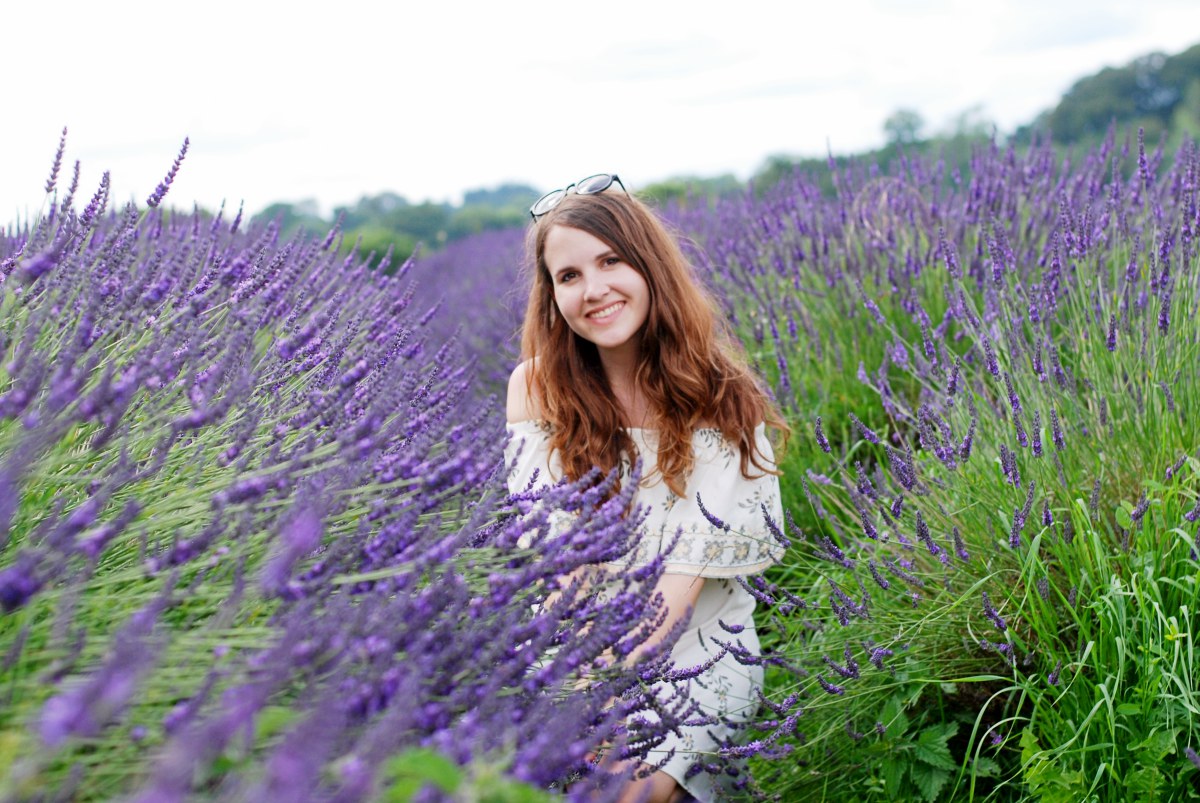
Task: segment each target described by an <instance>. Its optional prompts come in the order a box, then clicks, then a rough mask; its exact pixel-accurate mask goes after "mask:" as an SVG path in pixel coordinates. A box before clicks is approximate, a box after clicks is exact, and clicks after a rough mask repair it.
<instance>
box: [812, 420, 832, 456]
mask: <svg viewBox="0 0 1200 803" xmlns="http://www.w3.org/2000/svg"><path fill="white" fill-rule="evenodd" d="M816 433H817V445H818V446H820V447H821V451H823V452H825V453H827V454H828V453H829V452H832V451H833V449H832V448H831V447H830V445H829V440H828V439H827V438H826V437H825V431H824V430H823V429H821V416H817V426H816Z"/></svg>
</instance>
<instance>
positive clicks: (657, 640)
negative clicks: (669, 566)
mask: <svg viewBox="0 0 1200 803" xmlns="http://www.w3.org/2000/svg"><path fill="white" fill-rule="evenodd" d="M702 588H704V578H703V577H693V576H691V575H689V574H664V575H662V576H661V577H659V578H658V584H657V585H655V587H654V591H655V592H656V593H659V594H662V596H663V604H664V605H666V607H667V615H666V618H664V619H663V622H662V624H661V625H659V626H658V627H657V628H656V629H655V630H654V632H653V633H651V634H650V637H649V638H647V639H646V640H645V641H643V642H642V643H641V644H639V645H638V646H637V648H635V649H634V651H633V652H632V653H630V656H629V660H630V662H634V661H637V660H638V659H639V658H641V657H642V655H644V654H645V653H646V651H648V650H649V649H650V648H652V647H655V646H657V645H659V644H661V643H662V640H663V639H664V638H666V636H667V634H668V633H670V632H671V628H673V627H674V626H675V625H676V623H678V622H679V620H680V619H683V618H684V617H688V618H690V617H691V615H692V611H693V610H695V608H696V600H698V599H699V598H700V590H701V589H702Z"/></svg>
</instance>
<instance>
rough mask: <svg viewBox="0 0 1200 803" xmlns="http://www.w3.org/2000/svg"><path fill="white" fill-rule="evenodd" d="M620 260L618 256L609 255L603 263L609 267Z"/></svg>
mask: <svg viewBox="0 0 1200 803" xmlns="http://www.w3.org/2000/svg"><path fill="white" fill-rule="evenodd" d="M620 261H621V258H620V257H609V258H608V259H606V260H604V264H605V265H606V266H608V267H611V266H613V265H616V264H617V263H618V262H620Z"/></svg>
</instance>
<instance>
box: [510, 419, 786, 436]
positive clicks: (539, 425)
mask: <svg viewBox="0 0 1200 803" xmlns="http://www.w3.org/2000/svg"><path fill="white" fill-rule="evenodd" d="M522 425H529V426H532V427H535V428H536V429H539V430H542V431H545V430H546V429H547V424H546V420H545V419H544V418H526V419H524V420H522V421H506V422H505V423H504V426H506V427H519V426H522ZM762 426H764V424H762V423H759V424H758V425H757V426H755V430H758V429H759V428H760V427H762ZM622 429H624V430H625V431H626V432H642V433H645V432H653V433H655V434H658V432H660V430H657V429H650V428H649V427H622ZM720 431H721V430H720V429H718V428H717V427H697V428H696V429H694V430H692V433H693V434H696V433H699V432H720Z"/></svg>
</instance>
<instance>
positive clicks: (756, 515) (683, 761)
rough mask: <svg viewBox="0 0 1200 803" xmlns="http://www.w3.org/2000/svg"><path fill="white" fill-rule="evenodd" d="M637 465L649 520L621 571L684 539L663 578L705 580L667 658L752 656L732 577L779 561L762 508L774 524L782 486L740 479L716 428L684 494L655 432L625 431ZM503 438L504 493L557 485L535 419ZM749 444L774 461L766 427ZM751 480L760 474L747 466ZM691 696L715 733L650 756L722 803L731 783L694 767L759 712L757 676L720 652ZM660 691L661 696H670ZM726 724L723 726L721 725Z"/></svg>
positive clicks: (681, 662) (744, 603) (697, 447)
mask: <svg viewBox="0 0 1200 803" xmlns="http://www.w3.org/2000/svg"><path fill="white" fill-rule="evenodd" d="M627 431H628V433H629V435H630V437H631V438H632V440H633V442H634V445H635V446H636V447H637V450H638V453H639V456H640V457H641V459H642V476H643V477H644V479H643V481H642V484H641V486H640V487H639V488H638V491H637V497H636V504H637V505H638V506H639V507H641V508H643V510H644V512H645V515H646V518H645V521H644V525H643V531H642V537H641V538H640V540H639V543H638V545H637V547H636V548H635V549H634V550H633V552H632V554H630V555H629V556H628V557H627V558H626V559H625V560H624V561H622V563H621V564H619V565H621V566H631V565H639V564H644V563H646V562H648V561H649V560H651V559H652V558H654V557H655V556H656V555H658V553H659V552H660V551H662V550H664V549H666V548H668V547H669V546H670V544H671V542H672V540H673V539H674V538H675V535H676V533H677V532H678V533H680V538H679V541H678V543H677V544H676V546H675V548H674V550H672V551H671V553H670V555H669V556H668V557H667V559H666V561H665V566H666V568H665V572H666V573H670V574H684V575H691V576H695V577H703V578H705V583H704V586H703V588H702V589H701V591H700V596H699V599H698V600H697V601H696V606H695V608H694V609H693V611H692V617H691V620H690V621H689V623H688V628H687V630H686V631H685V632H684V633H683V634H682V635H681V636H680V638H679V640H678V641H677V642H676V644H675V647H674V649H673V650H672V657H673V658H674V661H675V666H676V668H678V669H684V668H687V667H693V666H699V665H701V664H703V663H705V662H707V661H708V660H710V659H711V658H712V657H713V656H714V655H716V654H717V653H719V652H720V651H721V648H720V646H719V645H718V644H717V643H716V641H714V639H719V640H721V641H724V642H726V643H730V642H740V644H741V645H742V646H743V647H745V648H746V649H748V650H750V651H751V652H752V653H754V654H758V652H759V642H758V635H757V633H756V632H755V629H754V618H753V614H754V597H752V596H751V595H750V594H749V593H748V592H747V591H746V590H745V589H744V588H742V587H741V586H740V585H739V584H738V583H737V582H736V581H735V580H734V579H733V578H735V577H737V576H741V575H750V574H755V573H757V572H761V571H763V570H764V569H766V568H767V567H769V566H770V565H772V564H773V563H776V562H777V561H778V560H779V559H780V558H781V557H782V553H783V547H782V546H781V545H780V544H779V542H778V541H777V540H775V538H774V537H773V536H772V535H771V533H770V531H769V530H768V529H767V526H766V521H765V519H764V518H763V512H762V511H763V507H764V506H765V507H766V510H768V511H769V512H770V514H771V517H772V519H774V520H775V521H777V522H778V521H780V520H781V517H782V510H781V507H782V506H781V503H780V496H779V481H778V478H777V477H775V476H774V475H771V474H765V475H762V476H756V477H754V478H753V479H747V478H746V477H744V476H743V475H742V472H741V458H740V455H739V453H738V449H737V447H736V446H735V445H733V444H730V443H729V442H728V441H726V440H725V439H724V438H723V437H722V435H721V433H720V431H718V430H715V429H699V430H696V432H695V433H694V436H693V439H692V448H693V450H694V453H695V466H694V468H693V469H692V473H691V476H690V477H689V478H688V482H687V489H686V490H687V493H686V495H685V496H683V497H679V496H676V495H675V494H674V493H672V492H671V490H670V489H669V488H668V487H667V486H666V483H664V482H663V481H662V477H661V475H660V474H659V473H658V472H657V470H656V467H657V454H658V446H657V432H655V431H654V430H643V429H633V428H631V429H629V430H627ZM508 432H509V440H508V445H507V448H506V451H505V457H506V459H507V462H508V465H509V466H511V470H510V473H509V475H508V486H509V488H510V490H512V491H513V492H514V493H516V492H519V491H521V490H524V489H526V488H528V487H529V483H530V481H531V479H532V478H533V473H534V471H535V470H537V471H538V472H539V473H538V480H537V482H536V484H535V487H536V486H537V485H550V484H553V483H555V482H557V481H558V480H559V479H561V478H562V464H561V462H560V460H559V459H558V455H557V453H556V454H554V455H550V454H549V432H548V430H547V429H546V427H545V424H544V423H542V422H539V421H522V422H519V423H515V424H509V425H508ZM755 438H756V441H757V444H758V448H759V451H760V453H761V454H762V455H763V456H764V457H765V458H767V459H768V460H773V459H774V456H773V452H772V449H771V443H770V441H769V440H768V439H767V436H766V431H765V427H764V426H763V425H761V424H760V425H759V426H758V428H757V429H756V430H755ZM751 469H752V471H751V474H752V475H754V474H757V473H758V472H756V471H754V470H753V466H751ZM628 471H629V467H628V464H625V465H624V466H623V467H622V481H627V480H628ZM697 494H699V496H700V499H701V500H702V501H703V503H704V507H705V508H706V509H707V510H708V511H709V512H710V513H711V514H712V515H714V516H715V517H717V518H718V519H720V520H721V521H722V522H724V523H725V524H726V525H728V527H729V529H728V530H725V529H722V528H720V527H717V526H715V525H714V524H712V523H711V522H709V520H708V519H707V518H706V517H705V516H704V515H703V513H701V511H700V507H699V504H698V503H697V501H696V496H697ZM719 621H720V622H724V623H725V624H726V625H729V626H731V628H732V629H737V628H738V627H742V628H744V630H742V631H741V632H740V633H738V634H736V635H734V634H732V633H731V632H729V630H726V629H725V628H722V627H721V625H720V624H718V622H719ZM687 684H688V693H689V695H690V697H691V699H692V700H694V701H696V702H697V703H698V704H699V706H700V707H701V709H702V710H703V711H704V713H705V714H708V715H713V716H715V717H717V718H718V719H719V720H721V721H722V724H718V725H702V726H701V725H697V726H689V727H685V728H682V729H681V732H680V734H679V735H675V734H672V735H671V736H670V737H669V738H668V740H667V741H666V742H665V743H664V744H662V745H661V746H660V747H659V748H658V749H656V750H655V751H654V753H652V754H651V755H650V756H648V757H647V761H648V762H650V763H657V762H659V761H661V760H662V759H664V758H665V757H666V756H667V754H668V753H669V752H670V751H671V750H674V751H675V752H674V755H673V756H671V758H670V759H668V760H667V762H666V764H664V765H663V767H662V769H663V771H665V772H666V773H668V774H669V775H671V776H672V777H673V778H675V780H676V781H678V782H679V784H680V786H682V787H683V788H684V789H686V790H687V791H688V793H689V794H691V795H692V796H693V797H695V798H697V799H698V800H701V801H709V800H718V799H721V797H722V794H721V793H722V791H723V789H724V788H725V786H726V785H727V784H730V783H732V781H733V780H734V779H733V778H731V777H730V776H728V775H724V774H722V775H713V774H710V773H708V772H698V773H692V774H691V777H688V775H689V773H688V770H689V768H691V767H692V766H693V765H694V764H697V763H700V764H708V763H710V762H712V761H713V759H714V758H715V754H716V752H717V750H718V746H719V743H720V742H721V741H723V740H725V739H727V738H729V737H730V736H731V735H732V734H731V731H732V730H733V727H732V726H736V724H738V723H742V722H745V721H746V720H747V719H748V718H749V717H751V716H753V715H754V713H755V711H756V709H757V708H758V696H757V694H756V690H757V689H759V688H761V686H762V668H761V667H758V666H745V665H743V664H741V663H738V661H737V660H736V659H735V658H734V657H733V655H731V654H726V655H725V656H724V657H723V658H722V659H721V660H720V661H717V662H716V663H715V664H714V665H713V666H712V667H711V668H710V669H708V670H707V671H705V672H704V673H702V674H700V675H698V676H697V677H695V678H693V679H691V680H689V681H687ZM668 693H669V692H667V691H666V690H664V695H665V694H668ZM724 723H729V724H728V725H727V724H724Z"/></svg>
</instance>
